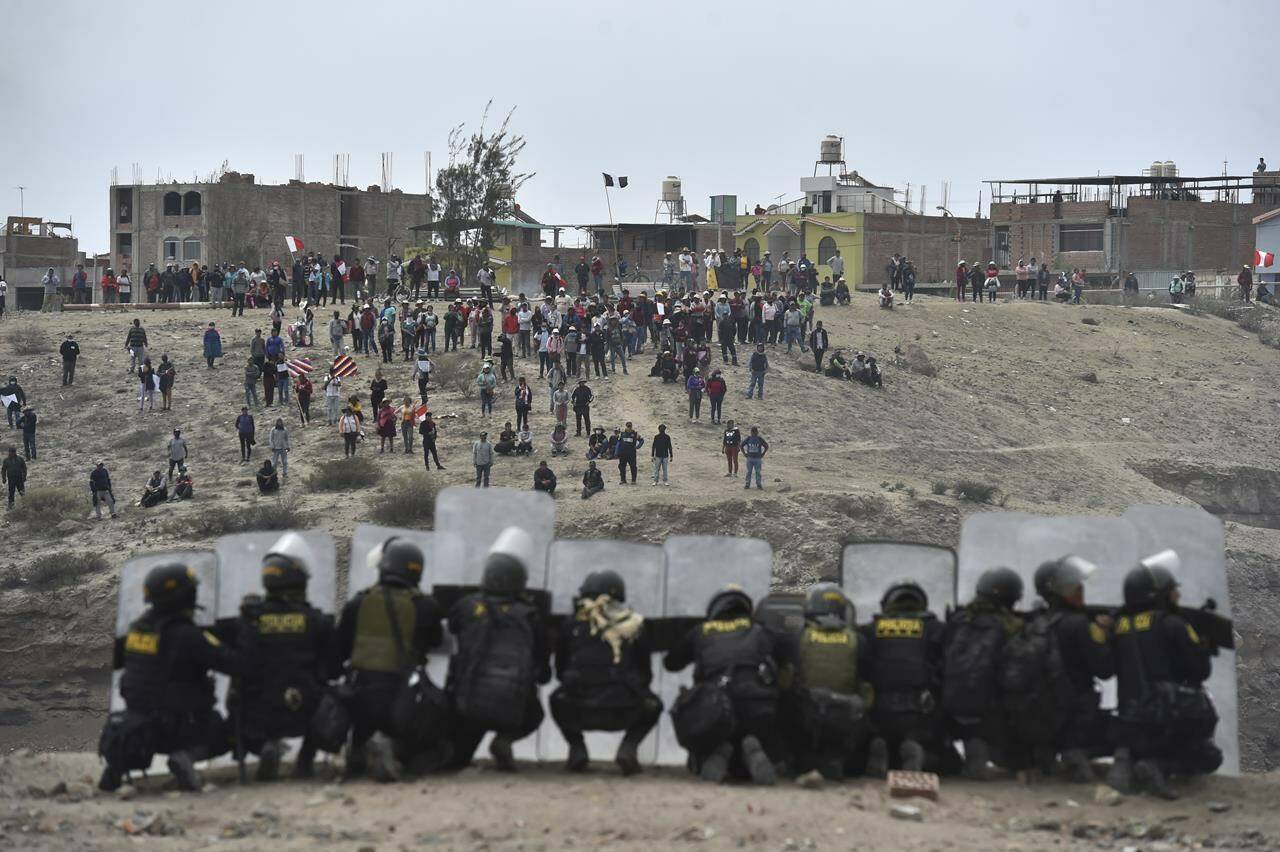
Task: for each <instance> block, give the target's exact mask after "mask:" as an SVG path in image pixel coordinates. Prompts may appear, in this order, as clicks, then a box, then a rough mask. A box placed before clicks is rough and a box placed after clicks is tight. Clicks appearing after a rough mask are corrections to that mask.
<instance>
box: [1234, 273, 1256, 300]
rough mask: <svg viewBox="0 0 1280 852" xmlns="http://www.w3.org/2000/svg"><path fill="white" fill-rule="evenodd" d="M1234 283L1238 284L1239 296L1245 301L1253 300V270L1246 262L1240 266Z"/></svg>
mask: <svg viewBox="0 0 1280 852" xmlns="http://www.w3.org/2000/svg"><path fill="white" fill-rule="evenodd" d="M1236 283H1237V284H1239V285H1240V298H1241V299H1243V300H1244V301H1246V302H1252V301H1253V270H1251V269H1250V268H1249V265H1248V264H1245V265H1244V266H1242V267H1240V274H1239V275H1237V276H1236Z"/></svg>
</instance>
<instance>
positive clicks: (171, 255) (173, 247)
mask: <svg viewBox="0 0 1280 852" xmlns="http://www.w3.org/2000/svg"><path fill="white" fill-rule="evenodd" d="M178 245H179V240H178V238H177V237H168V238H166V239H165V241H164V250H163V251H162V252H160V254H161V255H163V256H162V257H161V260H163V261H164V262H165V263H172V262H173V261H175V260H177V259H178V258H179V257H180V256H181V255H179V254H178Z"/></svg>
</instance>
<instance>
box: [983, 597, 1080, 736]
mask: <svg viewBox="0 0 1280 852" xmlns="http://www.w3.org/2000/svg"><path fill="white" fill-rule="evenodd" d="M1060 618H1061V614H1060V613H1046V614H1042V615H1039V616H1036V617H1034V618H1032V619H1030V620H1029V621H1027V622H1025V623H1024V624H1023V625H1022V629H1021V630H1019V631H1018V632H1017V633H1015V634H1014V635H1013V636H1010V637H1009V638H1008V640H1007V641H1006V642H1005V646H1004V652H1003V654H1002V655H1001V660H1000V695H1001V700H1002V702H1003V704H1004V708H1005V712H1006V713H1007V715H1008V719H1009V724H1010V726H1011V727H1012V728H1013V730H1014V732H1015V733H1016V735H1017V736H1018V737H1019V739H1021V740H1022V741H1023V742H1027V743H1030V744H1033V745H1034V744H1049V743H1052V742H1053V741H1054V739H1055V737H1056V735H1057V733H1058V731H1059V730H1060V729H1061V728H1062V725H1063V723H1064V722H1066V720H1067V714H1068V713H1069V712H1070V710H1071V706H1072V704H1073V702H1074V693H1073V691H1072V688H1071V682H1070V680H1068V679H1067V673H1066V668H1065V666H1064V665H1063V663H1062V653H1061V650H1060V649H1059V647H1058V638H1057V635H1056V634H1055V633H1054V626H1055V625H1056V624H1057V623H1058V621H1059V620H1060Z"/></svg>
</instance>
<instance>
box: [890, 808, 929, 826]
mask: <svg viewBox="0 0 1280 852" xmlns="http://www.w3.org/2000/svg"><path fill="white" fill-rule="evenodd" d="M889 816H891V817H893V818H894V819H901V820H907V821H908V822H924V812H923V811H921V810H920V809H919V808H917V807H915V806H913V805H894V806H893V807H891V808H889Z"/></svg>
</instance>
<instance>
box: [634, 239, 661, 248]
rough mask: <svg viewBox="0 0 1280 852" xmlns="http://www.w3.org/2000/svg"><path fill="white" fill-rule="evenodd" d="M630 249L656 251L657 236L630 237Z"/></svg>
mask: <svg viewBox="0 0 1280 852" xmlns="http://www.w3.org/2000/svg"><path fill="white" fill-rule="evenodd" d="M631 250H632V251H657V250H658V238H657V237H632V238H631Z"/></svg>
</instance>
